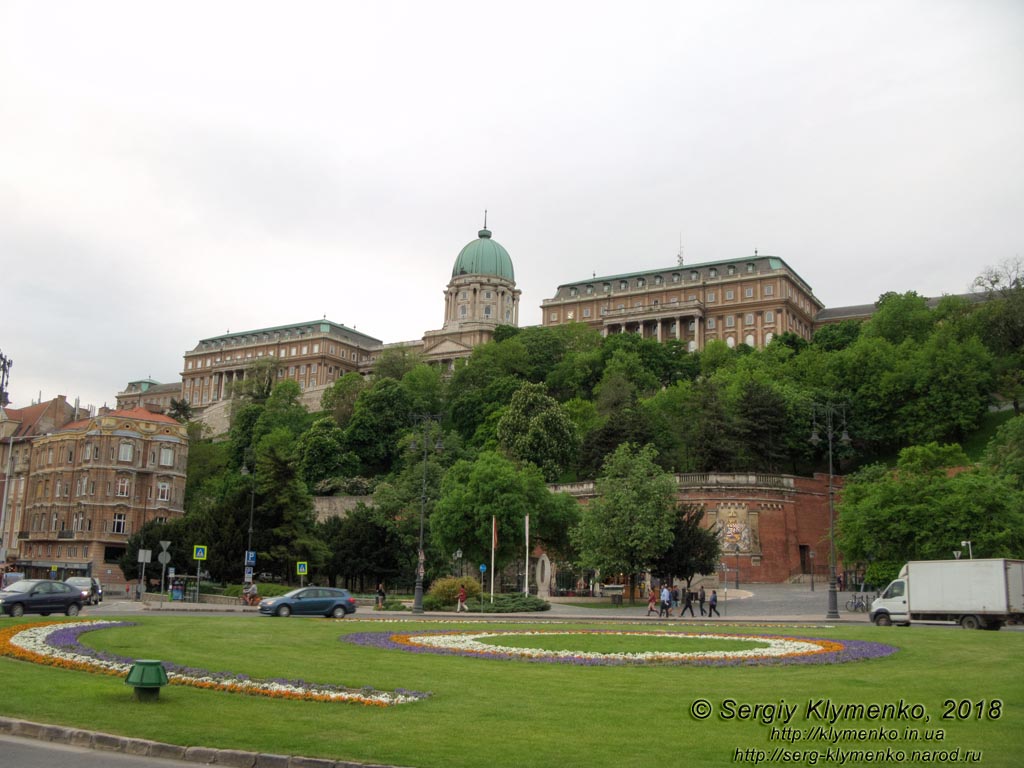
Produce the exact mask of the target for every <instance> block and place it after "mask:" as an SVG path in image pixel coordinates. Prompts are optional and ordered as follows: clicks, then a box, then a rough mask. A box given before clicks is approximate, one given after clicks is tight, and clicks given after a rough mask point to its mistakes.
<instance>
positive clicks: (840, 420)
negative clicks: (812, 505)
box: [809, 402, 850, 619]
mask: <svg viewBox="0 0 1024 768" xmlns="http://www.w3.org/2000/svg"><path fill="white" fill-rule="evenodd" d="M811 417H812V421H813V428H812V430H811V437H810V440H809V442H810V443H811V445H813V446H815V447H817V445H818V444H819V443H820V442H821V438H820V437H819V436H818V429H819V423H818V421H819V419H820V420H821V425H820V427H821V428H822V429H824V431H825V438H826V439H827V441H828V544H829V554H828V571H829V572H828V613H827V614H826V615H825V618H826V619H838V618H839V596H838V594H837V592H836V528H835V525H836V513H835V495H836V492H835V488H834V487H833V485H832V474H833V473H832V449H833V443H834V439H835V436H836V429H840V430H841V435H840V436H839V443H840V444H841V445H844V446H845V445H849V444H850V435H849V434H847V432H846V409H845V408H844V407H842V406H837V405H835V404H833V403H831V402H828V403H814V404H813V405H812V413H811Z"/></svg>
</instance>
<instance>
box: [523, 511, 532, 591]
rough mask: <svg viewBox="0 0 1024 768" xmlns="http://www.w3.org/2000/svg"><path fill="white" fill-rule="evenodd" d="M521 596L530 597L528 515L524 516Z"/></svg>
mask: <svg viewBox="0 0 1024 768" xmlns="http://www.w3.org/2000/svg"><path fill="white" fill-rule="evenodd" d="M523 594H524V595H526V596H527V597H529V596H530V515H529V514H527V515H526V567H525V568H524V569H523Z"/></svg>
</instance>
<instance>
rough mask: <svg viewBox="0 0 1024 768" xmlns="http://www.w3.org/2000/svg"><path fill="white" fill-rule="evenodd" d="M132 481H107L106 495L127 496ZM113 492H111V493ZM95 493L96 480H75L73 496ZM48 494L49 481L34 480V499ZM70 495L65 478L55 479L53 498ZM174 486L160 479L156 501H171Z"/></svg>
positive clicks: (129, 493)
mask: <svg viewBox="0 0 1024 768" xmlns="http://www.w3.org/2000/svg"><path fill="white" fill-rule="evenodd" d="M131 490H132V482H131V478H130V477H119V478H117V482H116V484H115V483H111V482H110V481H109V480H108V481H107V496H111V495H113V496H116V497H120V498H128V497H129V496H130V495H131ZM112 492H113V493H112ZM95 495H96V481H95V480H90V479H89V478H88V477H87V476H85V477H80V478H78V480H76V481H75V496H76V497H77V496H95ZM49 496H50V481H49V480H48V479H47V480H37V481H36V495H35V498H36V499H46V498H49ZM70 496H71V486H70V484H69V483H68V482H67V481H66V480H61V479H60V478H58V479H57V481H56V482H54V484H53V498H55V499H59V498H61V497H64V498H69V497H70ZM173 496H174V488H173V486H172V485H171V483H170V482H167V481H164V480H160V481H158V482H157V484H156V500H157V501H173ZM147 497H148V498H149V499H152V498H153V488H152V486H150V488H149V492H148V494H147Z"/></svg>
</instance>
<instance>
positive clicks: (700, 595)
mask: <svg viewBox="0 0 1024 768" xmlns="http://www.w3.org/2000/svg"><path fill="white" fill-rule="evenodd" d="M707 599H708V596H707V595H706V594H705V593H704V585H703V584H701V585H700V592H698V593H697V603H698V604H699V605H700V615H701V616H704V615H705V614H704V603H705V601H706V600H707Z"/></svg>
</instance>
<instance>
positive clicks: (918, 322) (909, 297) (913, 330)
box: [861, 291, 935, 346]
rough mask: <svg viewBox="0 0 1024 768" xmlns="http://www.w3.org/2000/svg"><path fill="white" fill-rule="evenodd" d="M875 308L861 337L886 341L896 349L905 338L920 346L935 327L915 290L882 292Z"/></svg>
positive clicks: (924, 300) (930, 312)
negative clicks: (895, 346)
mask: <svg viewBox="0 0 1024 768" xmlns="http://www.w3.org/2000/svg"><path fill="white" fill-rule="evenodd" d="M875 306H876V309H875V313H874V314H873V315H872V316H871V318H870V319H869V320H868V321H867V322H865V323H864V327H863V329H862V330H861V333H862V335H864V336H868V337H871V338H880V339H885V340H886V341H888V342H889V343H890V344H895V345H897V346H899V345H900V344H902V343H903V342H904V341H906V340H907V339H911V340H912V341H916V342H918V343H919V344H920V343H921V342H923V341H924V340H925V339H926V338H928V335H929V334H930V333H931V331H932V328H933V327H934V325H935V316H934V314H933V313H932V311H931V310H930V309H928V300H927V299H926V298H925V297H923V296H919V295H918V294H917V293H916V292H914V291H907V292H906V293H902V294H901V293H892V292H889V293H883V294H882V295H881V296H880V297H879V299H878V301H877V302H875Z"/></svg>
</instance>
